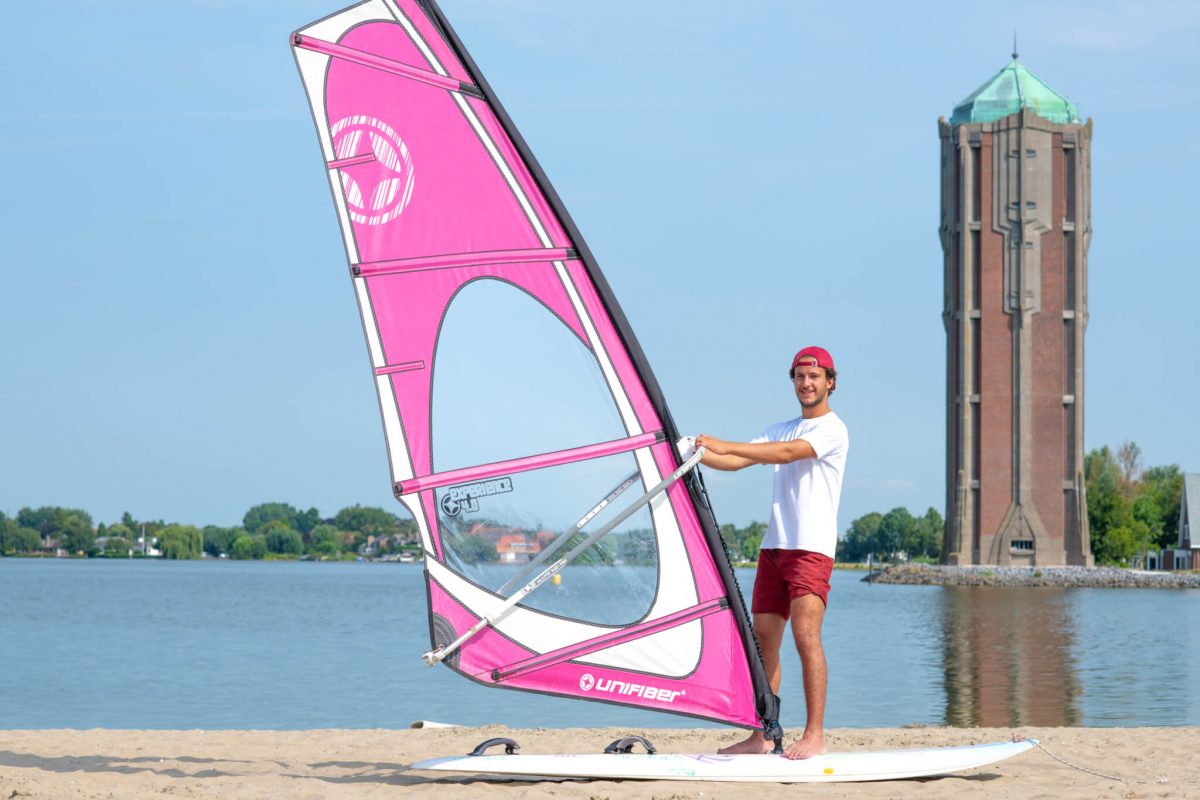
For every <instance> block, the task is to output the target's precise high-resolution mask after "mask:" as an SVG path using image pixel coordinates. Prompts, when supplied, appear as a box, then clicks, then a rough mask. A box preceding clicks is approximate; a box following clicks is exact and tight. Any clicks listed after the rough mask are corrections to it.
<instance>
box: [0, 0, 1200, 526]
mask: <svg viewBox="0 0 1200 800" xmlns="http://www.w3.org/2000/svg"><path fill="white" fill-rule="evenodd" d="M337 7H339V4H338V3H337V2H336V0H334V2H332V3H325V2H320V3H318V2H289V3H277V2H216V1H215V0H214V1H212V2H187V1H186V0H180V1H179V2H171V3H161V2H160V3H142V2H114V3H104V4H99V3H82V2H76V3H70V2H68V3H67V4H65V5H62V4H60V5H58V6H55V12H54V14H53V16H51V14H50V12H49V10H48V9H46V8H44V7H43V6H41V5H39V4H30V3H26V4H20V5H18V6H16V7H14V8H12V9H9V10H8V12H7V14H6V20H7V22H8V28H7V29H8V31H9V35H8V36H6V42H7V45H6V47H5V48H4V49H3V51H0V65H2V66H3V69H4V74H5V75H7V76H8V78H7V79H6V81H5V89H4V96H5V103H4V110H3V112H2V115H3V123H2V124H0V144H2V145H3V149H4V151H5V152H6V153H7V159H6V172H7V175H6V180H5V181H4V183H3V188H0V199H2V202H3V204H2V206H0V211H2V213H0V243H2V249H0V253H2V256H0V387H3V388H2V390H0V510H4V511H6V512H9V513H13V512H15V511H17V509H18V508H20V507H21V506H24V505H31V506H37V505H44V504H53V505H68V506H75V507H81V508H84V509H87V510H89V511H90V512H92V514H93V515H94V517H95V518H96V520H97V521H112V520H114V519H116V518H117V517H119V516H120V514H121V512H122V511H125V510H128V511H130V512H131V513H133V514H134V515H135V516H137V517H139V518H164V519H167V520H174V521H181V522H190V523H197V524H210V523H211V524H222V525H228V524H234V523H237V522H239V521H240V519H241V516H242V514H243V513H244V512H245V510H246V509H247V508H248V507H250V506H251V505H253V504H255V503H258V502H263V501H276V500H278V501H286V502H290V503H293V504H295V505H300V506H304V507H307V506H310V505H315V506H317V507H318V508H319V509H320V510H321V511H322V512H323V513H324V514H326V515H331V514H333V513H334V512H336V511H337V510H338V509H339V508H341V507H343V506H346V505H350V504H353V503H364V504H369V505H382V506H388V507H394V508H396V509H399V506H398V505H394V503H393V501H392V498H391V492H390V483H389V476H388V470H387V461H386V455H385V450H384V445H383V437H382V432H381V426H380V422H379V419H378V412H377V407H376V401H375V397H374V392H373V388H372V383H371V380H370V373H369V365H368V360H367V357H366V353H365V348H364V346H363V342H362V335H361V332H360V326H359V322H358V316H357V310H356V307H355V304H354V301H353V294H352V291H351V286H350V281H349V280H348V278H347V276H346V273H345V259H344V251H343V249H342V245H341V242H340V238H339V233H338V229H337V226H336V222H335V218H334V214H333V209H332V205H331V203H330V200H329V195H328V187H327V184H326V182H325V178H324V175H323V174H322V169H321V166H320V156H319V153H318V149H317V142H316V137H315V136H314V134H313V130H312V124H311V121H310V117H309V112H308V108H307V104H306V101H305V97H304V93H303V90H302V88H301V86H300V82H299V79H298V77H297V75H296V71H295V67H294V64H293V61H292V56H291V53H290V51H289V48H288V42H287V37H288V34H289V33H290V32H291V31H292V30H294V29H295V28H298V27H300V26H302V25H304V24H305V23H307V22H309V21H311V20H314V19H316V18H318V17H321V16H324V15H325V14H327V13H329V12H330V11H332V10H334V9H336V8H337ZM443 7H444V9H445V11H446V13H447V15H448V16H449V18H450V20H451V22H452V23H453V24H454V25H455V27H456V29H457V30H458V32H459V34H460V36H461V37H462V39H463V40H464V42H465V43H466V45H467V47H468V48H469V49H470V50H471V52H472V54H473V55H474V57H475V59H476V61H477V62H478V64H479V65H480V67H481V68H482V69H483V71H484V73H485V74H486V76H487V78H488V80H489V81H490V82H491V84H492V86H493V88H494V89H495V90H496V91H497V93H498V94H499V96H500V98H501V100H502V101H503V102H504V103H505V105H506V107H507V108H508V110H509V113H510V114H511V115H512V117H513V119H514V121H515V122H516V124H517V125H518V127H520V129H521V131H522V133H523V134H524V135H525V138H526V139H527V140H528V142H529V144H530V146H531V147H532V148H533V150H534V152H535V153H536V154H537V156H538V158H539V160H540V161H541V163H542V165H543V167H544V168H545V170H546V172H547V173H548V175H549V176H550V179H551V180H552V181H553V182H554V184H555V186H556V187H557V189H558V191H559V193H560V194H561V196H562V197H563V199H564V201H565V202H566V204H567V206H568V208H569V209H570V210H571V213H572V215H573V216H574V218H575V220H576V222H577V223H578V225H579V227H580V229H581V231H582V233H583V235H584V236H585V238H586V239H587V241H588V243H589V244H590V246H591V248H592V250H593V251H594V253H595V254H596V256H597V258H598V259H599V261H600V264H601V266H602V268H603V269H604V271H605V273H606V275H607V276H608V279H609V281H610V283H611V284H612V286H613V288H614V290H615V292H616V293H617V296H618V297H619V299H620V300H621V303H622V305H623V307H624V308H625V311H626V314H627V315H628V317H629V318H630V320H631V322H632V324H633V326H634V328H635V330H636V332H637V334H638V337H639V339H640V340H641V342H642V344H643V347H644V349H645V350H646V352H647V354H648V356H649V358H650V360H651V363H652V364H653V365H654V368H655V371H656V373H657V374H658V376H659V380H660V382H661V383H662V385H663V388H664V390H665V392H666V394H667V398H668V401H669V402H670V405H671V408H672V411H673V413H674V415H675V418H676V421H677V422H678V423H679V424H680V427H681V428H682V429H684V430H685V431H688V432H693V433H699V432H702V431H703V432H708V433H714V434H717V435H719V436H723V437H726V438H747V437H750V436H753V435H754V434H756V433H758V432H759V431H760V430H761V429H762V428H763V427H765V425H767V424H768V423H770V422H774V421H776V420H779V419H783V418H787V417H791V416H794V415H795V414H796V405H795V400H794V397H793V396H792V394H791V388H790V385H789V384H788V382H787V381H786V379H784V378H783V377H782V376H783V375H784V367H785V366H786V364H787V362H789V360H790V357H791V355H792V353H793V352H794V351H795V350H796V349H797V348H798V347H800V346H802V345H804V344H809V343H821V344H824V345H825V346H826V347H828V348H829V349H830V350H831V351H832V352H833V354H834V356H835V357H836V359H837V361H838V366H839V371H840V373H841V379H840V382H839V390H838V392H837V394H836V395H835V397H834V407H835V409H836V410H837V411H838V412H839V413H840V414H841V415H842V417H843V418H844V419H845V420H846V421H847V423H848V424H849V426H850V429H851V436H852V449H851V454H850V461H849V465H848V470H847V476H846V484H845V490H844V494H843V504H842V513H841V527H842V528H843V529H844V528H845V527H846V526H847V525H848V524H849V522H850V520H852V519H853V518H855V517H857V516H859V515H861V514H864V513H866V512H868V511H872V510H881V511H882V510H887V509H890V508H892V507H894V506H898V505H905V506H908V507H909V508H910V509H912V510H913V511H915V512H918V513H920V512H923V511H924V509H925V508H927V507H929V506H935V507H937V508H939V509H941V508H942V504H943V502H944V497H943V479H944V475H943V472H944V439H945V434H944V408H943V404H942V403H943V400H942V398H943V391H944V382H945V376H944V358H945V356H944V353H945V333H944V330H943V328H942V322H941V304H942V256H941V251H940V247H939V244H938V239H937V226H938V213H939V209H938V157H939V156H938V152H939V151H938V147H939V145H938V137H937V126H936V122H937V119H938V117H939V116H943V115H944V116H949V113H950V111H951V109H952V108H953V106H954V104H955V103H956V102H957V101H958V100H961V99H962V98H964V97H966V96H967V95H968V94H970V93H971V92H972V91H973V90H974V89H975V88H977V87H978V86H979V85H980V84H981V83H983V82H984V81H985V80H987V79H988V78H989V77H991V76H992V75H993V74H994V73H995V72H997V71H998V70H999V69H1000V68H1001V67H1003V66H1004V65H1005V64H1006V63H1007V61H1008V59H1009V53H1010V51H1011V49H1012V35H1013V29H1014V27H1015V28H1017V29H1018V35H1019V43H1020V52H1021V60H1022V61H1023V63H1025V64H1026V66H1028V67H1029V68H1030V69H1031V70H1032V71H1033V72H1034V73H1035V74H1037V75H1038V76H1039V77H1041V78H1042V79H1043V80H1045V81H1046V82H1047V83H1048V84H1049V85H1051V86H1052V87H1054V88H1055V89H1057V90H1058V91H1060V92H1062V93H1064V94H1066V95H1068V96H1069V97H1070V98H1071V100H1072V101H1074V102H1075V103H1076V104H1077V105H1078V107H1079V109H1080V111H1081V113H1082V114H1083V115H1084V116H1085V117H1092V118H1093V119H1094V120H1095V139H1094V143H1093V149H1092V181H1093V182H1092V189H1093V217H1092V224H1093V227H1094V230H1095V233H1094V237H1093V240H1092V247H1091V252H1090V259H1089V268H1090V283H1089V305H1090V312H1091V321H1090V323H1089V327H1088V330H1087V340H1086V341H1087V345H1086V346H1087V364H1088V371H1087V384H1086V414H1087V417H1086V425H1087V439H1086V441H1087V446H1088V447H1089V448H1092V447H1098V446H1100V445H1104V444H1108V445H1114V446H1115V445H1118V444H1120V443H1121V442H1122V441H1125V440H1132V441H1135V442H1137V443H1138V444H1139V445H1140V446H1141V447H1142V450H1143V452H1144V457H1145V461H1146V463H1147V464H1165V463H1178V464H1180V465H1181V466H1182V467H1183V468H1184V469H1185V470H1188V471H1200V425H1198V424H1197V417H1198V416H1200V415H1198V414H1197V412H1196V405H1197V398H1198V397H1200V333H1198V332H1200V324H1198V322H1197V320H1196V308H1197V299H1198V298H1200V277H1197V269H1196V266H1197V257H1196V255H1195V251H1194V248H1193V244H1194V243H1193V239H1194V237H1193V230H1194V229H1195V226H1196V222H1195V217H1196V212H1197V211H1198V210H1200V209H1198V202H1197V199H1196V198H1197V186H1198V185H1200V166H1198V164H1200V145H1198V144H1197V140H1196V138H1195V136H1194V131H1196V130H1197V129H1200V118H1198V117H1200V111H1198V110H1197V109H1200V89H1198V86H1200V83H1198V82H1197V81H1196V76H1197V75H1200V47H1198V46H1197V43H1198V42H1200V6H1197V5H1196V4H1194V3H1190V2H1149V3H1146V2H1140V3H1137V4H1134V3H1086V4H1085V3H1082V2H1079V3H1056V2H1032V0H1018V1H1017V2H1014V3H1010V4H1008V5H1007V6H1005V16H1004V18H997V17H994V16H992V15H991V14H990V13H989V12H990V9H989V8H988V7H986V6H982V5H973V4H966V5H963V4H961V3H949V2H947V3H930V4H921V5H920V6H912V5H904V4H896V3H887V2H855V3H847V4H831V3H821V4H815V3H767V2H743V3H716V2H688V3H683V2H680V3H668V2H661V3H641V2H606V3H594V4H585V3H574V2H572V3H562V2H549V0H546V1H545V2H541V1H538V0H507V1H502V0H493V1H492V2H471V0H444V2H443ZM707 480H708V486H709V490H710V493H711V494H712V495H713V499H714V503H715V506H716V511H717V514H718V518H719V519H720V520H721V521H724V522H734V523H738V524H744V523H746V522H749V521H750V520H752V519H763V518H764V515H765V509H766V505H767V503H768V500H769V493H770V488H769V486H770V477H769V474H768V473H767V472H766V470H765V469H757V470H748V471H745V472H742V473H738V474H736V475H725V474H713V473H712V472H711V471H710V472H709V473H708V477H707Z"/></svg>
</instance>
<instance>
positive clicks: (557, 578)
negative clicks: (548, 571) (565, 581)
mask: <svg viewBox="0 0 1200 800" xmlns="http://www.w3.org/2000/svg"><path fill="white" fill-rule="evenodd" d="M550 582H551V583H553V584H554V585H555V586H558V585H559V584H561V583H562V575H559V574H558V573H557V572H556V573H554V574H553V575H552V576H550Z"/></svg>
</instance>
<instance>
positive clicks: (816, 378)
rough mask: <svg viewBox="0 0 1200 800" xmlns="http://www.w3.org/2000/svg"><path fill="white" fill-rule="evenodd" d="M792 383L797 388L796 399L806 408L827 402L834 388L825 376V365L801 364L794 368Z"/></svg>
mask: <svg viewBox="0 0 1200 800" xmlns="http://www.w3.org/2000/svg"><path fill="white" fill-rule="evenodd" d="M792 385H793V386H794V387H795V388H796V399H797V400H799V401H800V405H801V406H803V407H804V408H813V407H814V406H819V405H821V404H822V403H824V402H825V400H826V399H827V398H828V397H829V390H830V389H831V388H832V387H831V386H830V383H829V379H828V378H827V377H826V376H825V369H824V367H818V366H817V365H815V364H813V365H812V366H807V365H804V364H800V365H798V366H797V367H795V368H794V369H793V370H792Z"/></svg>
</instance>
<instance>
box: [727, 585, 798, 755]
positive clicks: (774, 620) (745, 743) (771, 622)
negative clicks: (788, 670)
mask: <svg viewBox="0 0 1200 800" xmlns="http://www.w3.org/2000/svg"><path fill="white" fill-rule="evenodd" d="M793 605H794V603H793ZM786 629H787V620H785V619H784V618H783V617H781V616H779V615H778V614H755V615H754V635H755V636H756V637H757V638H758V648H759V650H761V651H762V657H763V668H764V669H765V670H766V672H767V680H768V681H770V683H771V691H772V692H774V693H775V694H779V680H780V677H781V675H782V671H781V670H780V667H779V648H780V646H781V645H782V644H783V632H784V631H785V630H786ZM774 747H775V743H774V742H768V741H767V739H766V737H764V736H763V732H762V731H760V730H759V731H753V732H751V734H750V735H749V736H747V737H746V738H745V739H743V740H742V741H740V742H738V743H737V744H731V745H730V746H729V747H722V748H721V749H720V750H718V751H717V752H718V753H719V754H721V755H724V756H730V755H736V754H739V753H767V752H770V751H771V750H772V749H773V748H774Z"/></svg>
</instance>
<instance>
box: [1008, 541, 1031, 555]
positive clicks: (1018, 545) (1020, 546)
mask: <svg viewBox="0 0 1200 800" xmlns="http://www.w3.org/2000/svg"><path fill="white" fill-rule="evenodd" d="M1012 549H1013V550H1021V551H1026V552H1032V551H1033V539H1013V540H1012Z"/></svg>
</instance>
